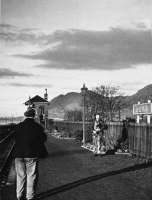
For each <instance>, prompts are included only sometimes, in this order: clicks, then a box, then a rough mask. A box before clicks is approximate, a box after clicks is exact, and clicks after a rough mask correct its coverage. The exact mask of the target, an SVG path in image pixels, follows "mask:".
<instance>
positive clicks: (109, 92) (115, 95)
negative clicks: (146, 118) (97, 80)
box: [93, 85, 125, 121]
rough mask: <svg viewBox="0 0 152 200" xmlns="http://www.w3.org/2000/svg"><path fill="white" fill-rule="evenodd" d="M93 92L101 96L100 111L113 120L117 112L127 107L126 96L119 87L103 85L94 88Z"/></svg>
mask: <svg viewBox="0 0 152 200" xmlns="http://www.w3.org/2000/svg"><path fill="white" fill-rule="evenodd" d="M93 92H94V93H95V94H97V95H99V96H100V103H99V106H98V107H100V109H99V112H100V113H101V114H102V115H103V116H104V117H106V118H108V119H109V120H110V121H113V119H114V116H115V114H116V113H118V112H119V119H120V118H121V117H120V111H121V109H122V108H124V107H125V102H124V97H123V96H122V94H121V93H120V90H119V87H115V86H109V85H108V86H105V85H101V86H98V87H96V88H94V89H93Z"/></svg>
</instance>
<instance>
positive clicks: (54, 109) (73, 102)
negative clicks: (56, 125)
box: [49, 84, 152, 119]
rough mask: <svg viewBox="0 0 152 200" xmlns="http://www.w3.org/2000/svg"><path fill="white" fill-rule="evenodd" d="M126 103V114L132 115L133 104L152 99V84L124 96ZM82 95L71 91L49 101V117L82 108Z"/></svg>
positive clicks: (59, 115) (60, 116)
mask: <svg viewBox="0 0 152 200" xmlns="http://www.w3.org/2000/svg"><path fill="white" fill-rule="evenodd" d="M122 98H123V101H124V103H125V105H126V107H125V109H124V113H123V114H124V115H126V116H132V106H133V104H135V103H137V102H138V101H140V102H141V103H143V102H147V101H148V100H152V84H150V85H147V86H145V87H144V88H142V89H140V90H138V91H137V92H136V93H135V94H133V95H131V96H125V97H122ZM81 109H82V97H81V94H80V93H76V92H70V93H67V94H66V95H59V96H57V97H55V98H54V99H52V100H51V101H50V102H49V118H60V119H64V115H65V112H66V111H67V110H81Z"/></svg>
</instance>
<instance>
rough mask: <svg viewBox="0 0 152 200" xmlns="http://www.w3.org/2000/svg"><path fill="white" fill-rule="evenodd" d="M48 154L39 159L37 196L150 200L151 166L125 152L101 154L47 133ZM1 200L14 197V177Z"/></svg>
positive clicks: (56, 199)
mask: <svg viewBox="0 0 152 200" xmlns="http://www.w3.org/2000/svg"><path fill="white" fill-rule="evenodd" d="M46 145H47V149H48V152H49V155H48V157H47V158H45V159H42V160H40V163H39V183H38V188H37V199H44V200H134V199H137V200H151V199H152V193H151V186H152V165H151V164H149V165H147V164H144V163H141V161H140V160H138V159H137V158H132V157H128V156H125V155H103V156H97V157H94V155H93V153H92V152H90V151H88V150H86V149H83V148H81V146H80V144H79V143H77V142H76V141H75V140H70V139H68V140H66V139H57V138H54V137H52V136H51V135H49V136H48V140H47V144H46ZM11 179H12V177H11V175H10V177H9V180H8V181H9V182H13V184H11V185H8V186H6V187H4V188H3V189H2V191H1V200H16V197H15V180H11Z"/></svg>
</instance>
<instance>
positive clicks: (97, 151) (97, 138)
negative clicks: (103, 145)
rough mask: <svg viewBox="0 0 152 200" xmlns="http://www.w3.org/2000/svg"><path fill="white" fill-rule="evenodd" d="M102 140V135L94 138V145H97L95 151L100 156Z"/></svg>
mask: <svg viewBox="0 0 152 200" xmlns="http://www.w3.org/2000/svg"><path fill="white" fill-rule="evenodd" d="M100 138H101V136H100V135H96V136H95V137H94V145H95V150H94V152H95V153H97V154H99V153H100Z"/></svg>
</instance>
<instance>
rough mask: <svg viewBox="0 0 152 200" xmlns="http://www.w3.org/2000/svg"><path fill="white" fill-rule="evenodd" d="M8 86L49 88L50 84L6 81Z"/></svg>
mask: <svg viewBox="0 0 152 200" xmlns="http://www.w3.org/2000/svg"><path fill="white" fill-rule="evenodd" d="M8 85H10V86H15V87H38V88H44V87H46V88H50V87H52V85H50V84H37V83H36V84H33V83H32V84H26V83H8Z"/></svg>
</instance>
